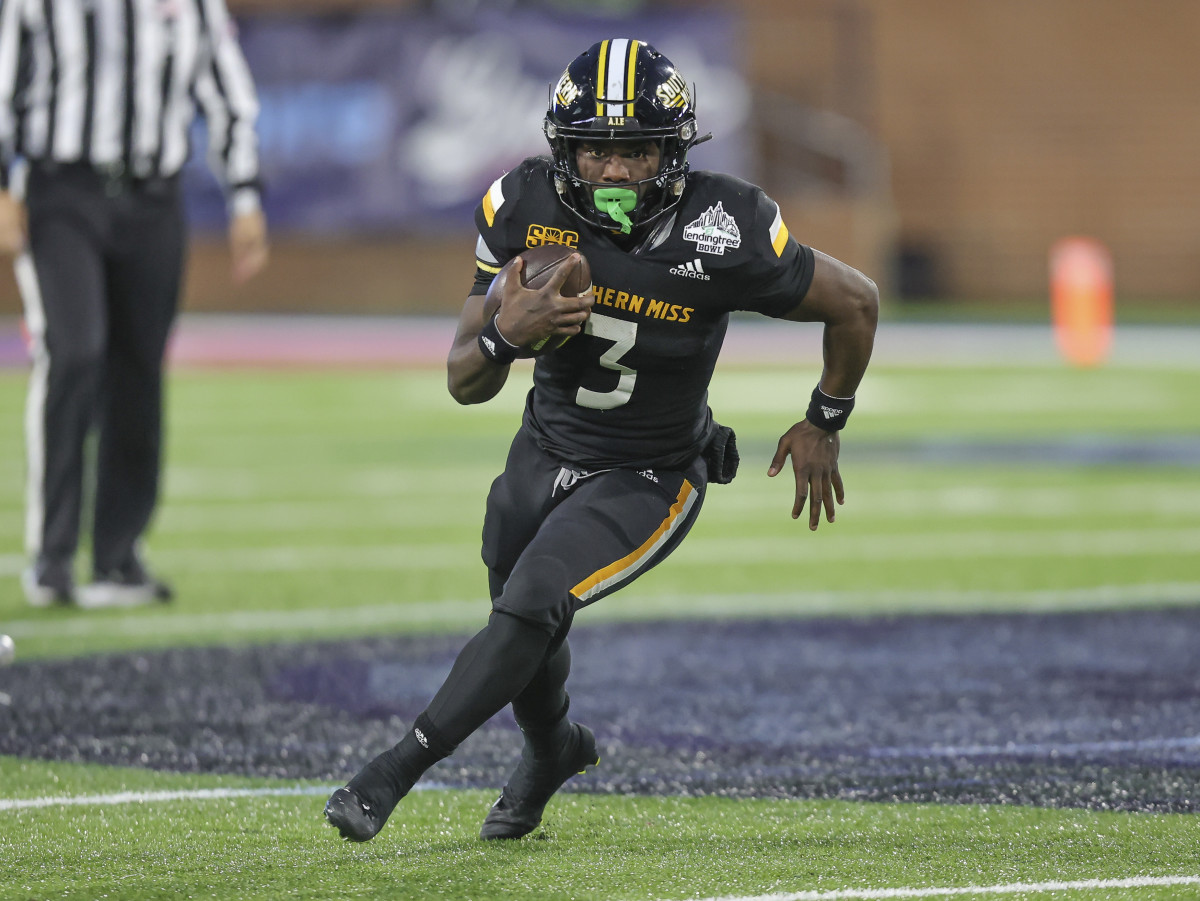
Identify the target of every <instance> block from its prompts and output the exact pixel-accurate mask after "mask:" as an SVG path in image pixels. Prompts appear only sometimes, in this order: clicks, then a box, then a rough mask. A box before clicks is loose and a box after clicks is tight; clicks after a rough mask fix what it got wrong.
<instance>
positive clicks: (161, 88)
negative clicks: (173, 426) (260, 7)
mask: <svg viewBox="0 0 1200 901" xmlns="http://www.w3.org/2000/svg"><path fill="white" fill-rule="evenodd" d="M196 101H199V105H200V107H201V108H202V110H203V113H204V116H205V118H206V121H207V126H208V133H209V137H210V154H209V156H210V164H211V165H212V167H213V170H214V172H215V173H216V174H217V175H218V177H219V178H220V180H221V181H222V184H223V186H224V188H225V190H226V192H227V197H228V207H229V211H230V216H231V220H230V228H229V240H230V250H231V252H232V260H233V278H234V280H235V281H237V282H242V281H245V280H246V279H248V278H250V277H251V276H253V275H254V274H256V273H257V272H258V271H259V270H261V269H262V268H263V266H264V265H265V264H266V262H267V256H268V246H267V228H266V222H265V218H264V216H263V213H262V208H261V205H260V184H259V168H258V146H257V135H256V132H255V120H256V117H257V114H258V100H257V96H256V92H255V88H254V83H253V81H252V79H251V75H250V71H249V68H248V67H247V65H246V62H245V59H244V57H243V56H242V52H241V49H240V48H239V46H238V43H237V39H236V31H235V28H234V23H233V20H232V19H231V17H230V15H229V12H228V10H227V9H226V7H225V3H224V0H154V2H144V3H142V2H139V3H128V2H123V0H0V254H4V255H8V256H11V257H13V258H14V260H15V268H16V276H17V284H18V288H19V290H20V293H21V299H22V303H23V305H24V311H25V324H26V328H27V330H28V333H29V337H30V340H31V343H32V356H33V368H32V373H31V376H30V382H29V394H28V404H27V409H26V416H25V430H26V447H27V465H28V473H27V476H28V481H27V498H26V501H27V503H26V523H25V526H26V531H25V537H26V541H25V543H26V548H27V551H28V553H29V557H30V560H29V568H28V569H27V570H26V571H25V572H24V574H23V576H22V583H23V587H24V590H25V595H26V598H27V599H28V600H29V602H30V603H31V604H34V605H37V606H46V605H51V604H66V603H77V604H79V605H80V606H85V607H100V606H125V605H132V604H141V603H151V602H155V601H166V600H169V599H170V598H171V595H172V591H171V588H170V587H169V586H168V585H167V583H166V582H164V581H162V580H161V579H159V578H156V577H155V576H154V575H153V574H152V573H151V572H150V570H149V569H148V568H147V566H146V563H145V561H144V560H143V559H142V555H141V551H140V549H139V543H140V539H141V537H142V535H143V534H144V532H145V531H146V529H147V527H148V526H149V524H150V522H151V519H152V516H153V513H154V510H155V507H156V505H157V502H158V495H159V476H160V471H161V464H162V433H163V421H162V420H163V358H164V353H165V349H166V344H167V338H168V335H169V333H170V330H171V327H172V324H173V322H174V320H175V316H176V312H177V309H178V306H179V296H180V286H181V279H182V273H183V267H184V261H185V255H186V233H185V218H184V209H183V203H182V199H181V196H180V184H179V182H180V178H179V172H180V169H181V168H182V167H183V165H184V163H185V162H186V161H187V158H188V154H189V141H188V135H189V130H190V128H191V125H192V122H193V119H194V118H195V116H196V112H197V110H196ZM93 433H94V434H95V437H96V441H95V462H94V467H93V466H91V465H89V463H88V460H87V450H88V448H89V446H90V442H89V441H88V438H89V436H90V435H92V434H93ZM93 471H94V485H88V486H85V484H84V483H85V473H90V472H93ZM85 495H90V496H91V498H92V501H91V503H92V523H91V541H92V558H91V563H92V580H91V582H90V584H87V585H82V586H79V587H78V588H77V587H76V584H75V578H74V569H75V564H74V559H75V553H76V550H77V546H78V544H79V533H80V527H81V515H82V510H83V509H84V506H85V505H84V497H85Z"/></svg>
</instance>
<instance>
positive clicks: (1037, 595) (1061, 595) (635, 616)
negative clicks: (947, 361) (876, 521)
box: [4, 582, 1200, 640]
mask: <svg viewBox="0 0 1200 901" xmlns="http://www.w3.org/2000/svg"><path fill="white" fill-rule="evenodd" d="M1197 602H1200V583H1192V582H1180V583H1156V584H1149V585H1102V586H1099V587H1097V588H1071V589H1042V590H1034V591H924V590H912V591H886V590H879V591H873V590H862V591H798V592H788V593H785V594H767V593H744V594H686V595H678V594H667V595H641V594H637V593H635V592H629V593H627V594H624V595H622V594H616V595H613V596H611V597H608V598H605V599H604V600H603V601H602V602H601V603H599V604H596V605H593V606H592V607H589V608H588V611H587V621H588V622H613V621H631V622H632V621H639V620H640V621H644V620H654V619H680V618H686V619H695V618H705V617H710V618H711V617H726V616H736V617H739V618H742V619H745V618H747V617H755V616H786V617H798V616H803V617H812V616H821V615H839V616H845V615H846V612H847V610H853V611H854V612H855V613H857V614H869V613H871V612H888V613H894V612H896V610H897V609H903V610H904V611H905V612H908V613H930V612H950V613H958V614H962V613H977V612H980V611H984V610H986V611H989V612H996V611H999V610H1007V611H1015V612H1043V613H1044V612H1067V611H1070V610H1103V609H1125V608H1130V609H1132V608H1137V607H1145V606H1151V605H1153V606H1158V605H1164V604H1166V605H1192V604H1195V603H1197ZM490 609H491V608H490V605H489V604H488V602H487V599H486V598H485V597H484V596H483V595H482V594H481V595H480V596H479V597H477V598H469V599H462V598H447V599H445V600H426V601H412V602H397V603H394V604H360V605H355V606H347V607H315V608H310V609H306V610H294V609H284V610H271V609H264V610H230V611H225V612H222V613H178V612H176V611H175V610H172V609H170V608H156V609H154V610H152V611H141V612H138V613H123V614H119V615H111V616H110V615H102V616H68V617H61V618H60V617H55V618H54V619H26V620H7V621H6V622H5V623H4V631H5V632H6V633H8V634H9V635H11V636H12V637H13V638H15V639H18V640H20V639H21V638H80V637H96V636H104V635H122V636H134V635H153V636H157V637H165V636H176V635H196V634H207V633H215V632H219V633H220V634H222V635H224V636H227V637H228V636H234V635H254V634H258V633H286V632H305V631H321V630H326V629H331V628H334V627H341V628H343V629H344V628H347V627H348V628H351V629H355V628H360V627H368V628H370V629H371V630H372V632H373V633H374V634H377V633H378V631H379V630H380V629H386V628H388V627H390V626H407V627H409V628H416V627H421V626H459V625H461V626H464V627H466V626H472V625H476V624H478V623H481V622H482V621H483V620H485V619H486V618H487V613H488V611H489V610H490Z"/></svg>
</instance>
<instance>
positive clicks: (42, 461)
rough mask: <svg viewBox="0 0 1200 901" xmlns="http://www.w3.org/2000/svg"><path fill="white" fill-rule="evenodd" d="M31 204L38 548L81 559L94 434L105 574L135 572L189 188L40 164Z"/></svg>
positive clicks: (25, 284) (153, 499) (155, 468)
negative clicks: (184, 193) (184, 192)
mask: <svg viewBox="0 0 1200 901" xmlns="http://www.w3.org/2000/svg"><path fill="white" fill-rule="evenodd" d="M26 205H27V208H28V214H29V250H28V253H27V254H25V255H24V256H23V257H22V258H21V259H19V260H18V263H17V277H18V283H19V286H20V289H21V295H22V300H23V302H24V305H25V318H26V326H27V328H28V330H29V333H30V337H31V339H32V343H33V358H34V362H33V370H32V373H31V376H30V384H29V395H28V403H27V407H26V445H27V462H28V484H27V496H26V502H27V503H26V533H25V538H26V548H27V550H28V551H29V553H30V554H31V555H32V556H33V557H35V558H36V559H37V560H38V561H39V562H46V563H52V564H53V563H67V564H69V563H70V561H71V560H72V558H73V556H74V554H75V551H76V548H77V546H78V543H79V532H80V519H81V515H82V511H83V509H84V498H85V496H87V494H88V492H89V489H91V488H92V486H91V485H89V486H85V485H84V474H85V472H90V466H89V464H88V463H87V462H85V448H87V447H88V446H89V442H88V438H89V436H90V435H92V434H93V433H94V434H95V437H96V442H95V458H94V459H95V464H94V466H95V469H94V472H95V478H94V491H93V492H91V499H92V517H93V519H92V568H93V570H94V572H95V573H97V574H104V573H107V572H110V571H113V570H118V569H121V568H123V567H124V566H126V565H127V564H128V563H129V562H130V560H131V558H132V557H133V555H134V554H135V553H136V544H137V541H138V539H139V538H140V536H141V535H142V533H143V532H144V531H145V530H146V527H147V526H148V525H149V523H150V519H151V517H152V515H153V513H154V508H155V505H156V503H157V499H158V487H159V469H160V463H161V451H162V447H161V445H162V407H163V374H162V368H163V356H164V352H165V349H166V343H167V338H168V336H169V334H170V330H171V325H172V322H173V321H174V318H175V314H176V310H177V308H178V303H179V289H180V282H181V278H182V271H183V262H184V247H185V240H186V238H185V225H184V216H183V206H182V202H181V199H180V193H179V185H178V179H151V180H133V179H127V178H119V177H112V176H108V175H104V174H101V173H98V172H97V171H96V170H93V169H92V168H90V167H87V166H81V165H66V166H53V165H38V164H35V165H34V166H33V167H32V168H31V171H30V174H29V181H28V186H27V190H26Z"/></svg>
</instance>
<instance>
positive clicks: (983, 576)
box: [0, 366, 1200, 659]
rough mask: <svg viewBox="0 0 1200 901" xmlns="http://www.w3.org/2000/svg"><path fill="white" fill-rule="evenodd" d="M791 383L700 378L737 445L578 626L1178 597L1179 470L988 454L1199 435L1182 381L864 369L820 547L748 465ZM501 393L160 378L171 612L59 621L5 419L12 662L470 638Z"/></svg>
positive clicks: (501, 445) (8, 382) (509, 404)
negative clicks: (27, 543)
mask: <svg viewBox="0 0 1200 901" xmlns="http://www.w3.org/2000/svg"><path fill="white" fill-rule="evenodd" d="M789 378H790V379H791V381H793V382H794V383H795V385H794V386H792V390H790V391H789V390H787V387H788V386H787V385H786V384H785V383H783V382H781V379H780V377H779V376H778V374H777V373H775V372H774V371H766V370H754V369H731V370H729V371H722V372H721V373H719V374H718V379H717V381H716V383H715V385H714V389H713V392H712V403H713V406H714V409H715V410H716V411H717V414H718V416H719V417H720V418H721V419H722V420H723V421H725V422H728V423H729V424H731V425H733V426H734V427H735V428H736V429H737V431H738V434H739V436H740V443H741V446H742V452H743V465H742V472H741V474H740V475H739V477H738V479H737V481H736V482H735V483H734V484H733V485H730V486H715V487H714V488H713V489H712V490H711V491H710V493H709V498H708V501H707V502H706V509H705V511H704V513H703V514H702V516H701V518H700V521H699V523H698V525H697V526H696V528H695V530H694V531H693V534H692V535H691V536H690V537H689V539H688V540H687V541H686V542H685V543H684V545H683V546H682V547H681V548H680V550H679V551H678V552H677V553H676V554H675V556H674V557H673V558H672V559H671V560H670V561H668V562H667V564H666V565H664V566H661V567H659V568H657V569H656V570H654V571H652V572H651V573H649V574H647V575H646V576H644V577H643V578H642V579H640V580H639V581H638V582H637V583H636V584H635V585H634V586H632V587H631V588H629V589H627V590H626V591H624V592H622V593H620V594H618V595H616V596H614V597H612V598H609V599H606V600H605V602H604V603H603V604H600V605H597V606H596V607H594V608H591V609H589V610H588V611H587V613H586V614H585V615H583V616H582V617H581V618H580V621H581V622H587V621H589V620H599V619H603V618H613V617H628V616H640V617H655V616H679V615H695V614H700V615H720V614H727V613H734V614H738V613H741V614H750V613H785V614H796V615H804V614H812V613H822V614H823V613H830V612H841V613H848V614H861V613H873V612H905V611H917V610H946V609H951V610H953V609H958V610H982V609H1024V608H1030V607H1038V608H1042V607H1046V606H1051V607H1087V606H1088V605H1101V604H1103V605H1111V604H1136V603H1180V602H1195V601H1196V600H1197V598H1198V596H1200V588H1198V586H1200V566H1197V564H1196V562H1195V561H1196V560H1197V559H1200V479H1198V478H1197V475H1196V473H1197V468H1196V466H1195V465H1194V464H1193V465H1191V466H1171V465H1147V464H1144V463H1139V462H1123V463H1115V464H1111V465H1082V463H1072V462H1071V461H1070V459H1069V458H1068V460H1067V462H1065V463H1064V462H1063V460H1062V459H1058V460H1053V459H1048V460H1047V461H1046V462H1045V463H1041V462H1039V460H1038V459H1037V457H1036V456H1034V457H1032V458H1015V457H1014V458H1012V459H1005V458H1004V457H1003V456H1002V455H1001V456H997V453H996V452H995V451H992V452H990V455H989V450H988V449H989V447H990V446H992V445H996V444H997V443H1005V442H1007V443H1010V444H1014V446H1016V447H1018V448H1019V447H1020V445H1021V444H1022V443H1029V442H1032V443H1038V442H1064V441H1065V442H1071V443H1074V445H1076V447H1075V449H1076V451H1080V452H1083V451H1086V450H1087V449H1088V448H1089V447H1094V446H1097V445H1099V446H1103V445H1105V444H1108V445H1111V444H1113V443H1119V442H1126V443H1136V442H1140V443H1143V444H1145V445H1146V446H1148V447H1153V446H1154V444H1155V442H1162V441H1180V440H1190V441H1192V442H1193V444H1195V443H1196V442H1200V371H1197V370H1185V371H1171V370H1169V369H1131V368H1117V367H1113V368H1109V369H1100V370H1073V369H1068V368H1065V367H1057V368H1044V369H1031V368H1022V369H1019V370H1014V371H1005V370H1001V369H997V368H979V369H966V368H952V369H934V368H930V369H914V368H890V369H889V368H887V367H885V366H880V367H877V368H876V369H875V370H873V371H872V372H871V373H870V377H869V380H868V382H867V383H866V385H865V386H864V389H863V391H862V392H861V402H860V405H859V409H858V410H856V412H855V415H854V421H853V423H852V425H851V427H850V428H849V429H848V430H847V431H846V433H845V435H844V440H843V466H842V469H843V474H844V477H845V482H846V492H847V501H846V505H845V506H844V507H841V508H839V511H838V521H837V522H836V523H835V524H833V525H832V526H830V525H828V524H824V525H822V527H821V529H820V530H819V531H818V532H816V533H811V532H809V531H808V529H807V528H806V527H805V523H804V521H801V522H795V521H793V520H791V518H790V516H789V511H790V508H791V503H792V492H793V488H792V484H791V480H790V472H786V471H785V473H783V474H781V475H780V476H778V477H776V478H775V479H768V478H767V477H766V475H765V471H766V468H767V464H768V462H769V461H770V457H771V454H772V453H773V450H774V446H775V441H776V440H777V438H778V436H779V434H780V433H781V432H782V431H783V429H784V428H786V427H787V426H788V425H790V423H791V422H793V421H794V419H795V418H796V417H797V415H798V414H799V412H800V408H801V406H802V404H803V400H802V398H803V390H802V388H803V386H804V385H808V384H809V382H810V379H809V377H808V376H806V375H795V376H791V377H789ZM512 381H513V384H510V385H509V386H508V388H506V389H505V392H504V394H503V395H502V397H501V398H500V399H498V400H497V401H496V402H494V403H492V404H488V405H484V406H480V407H472V408H463V407H459V406H457V405H456V404H454V403H453V401H452V400H451V399H450V398H449V396H448V395H447V394H446V391H445V387H444V376H443V374H442V373H441V372H436V371H419V372H384V373H374V372H367V373H363V372H354V373H331V372H318V373H302V372H253V371H232V372H208V371H181V372H177V373H176V374H175V375H174V377H173V379H172V381H171V390H170V414H169V436H170V440H169V450H168V466H167V469H166V474H165V479H164V489H165V497H164V501H163V504H162V507H161V512H160V516H159V518H158V521H157V523H156V528H155V530H154V532H153V534H152V535H151V538H150V541H149V545H150V550H151V554H152V557H151V559H152V562H153V563H154V564H156V565H157V566H158V567H159V568H160V569H162V570H163V571H164V572H165V573H167V574H169V575H170V576H171V577H172V578H173V580H174V581H175V582H176V585H177V587H178V589H179V594H180V599H179V601H178V603H176V604H174V605H173V606H172V607H170V608H168V609H157V610H142V611H135V612H122V611H106V612H102V613H93V614H90V615H86V616H80V615H79V614H77V613H75V612H72V611H63V610H32V609H30V608H28V607H27V606H26V605H25V604H24V603H23V601H22V600H21V598H20V593H19V589H18V586H17V583H16V579H15V578H14V576H15V575H16V573H17V571H18V570H19V569H20V566H21V542H22V515H21V459H22V451H21V445H20V434H19V429H10V430H5V431H4V432H3V433H2V437H0V441H2V442H3V451H4V453H3V454H2V455H0V572H3V573H5V574H6V575H7V577H6V578H2V579H0V621H6V622H7V626H5V628H6V629H7V631H9V632H10V633H11V634H12V635H13V636H14V637H15V638H16V639H17V641H18V645H19V653H20V654H21V656H22V657H23V658H25V659H30V658H35V657H40V656H45V655H67V654H74V653H81V652H86V651H89V650H101V649H120V648H129V647H140V646H151V645H160V646H161V645H170V644H175V643H181V642H246V641H262V640H269V639H271V638H272V637H284V636H286V637H304V636H320V637H328V636H334V635H352V634H359V633H362V632H365V631H373V630H382V631H404V630H414V629H439V630H447V629H449V630H469V629H472V628H473V627H474V626H475V625H476V624H477V623H478V622H480V621H481V619H482V617H483V616H484V615H485V612H486V607H487V605H486V601H485V600H484V578H483V568H482V565H481V564H480V563H479V557H478V544H479V530H480V523H481V520H482V513H483V498H484V496H485V494H486V491H487V487H488V484H489V483H490V480H491V479H492V478H493V477H494V475H495V473H496V472H497V469H498V467H499V466H500V465H501V463H502V460H503V457H504V454H505V451H506V449H507V445H508V441H509V439H510V437H511V432H512V429H513V428H514V425H515V422H516V420H517V418H518V416H519V411H520V406H521V402H522V394H523V390H522V385H523V384H525V377H524V374H523V373H520V372H518V374H517V376H515V377H514V379H513V380H512ZM23 385H24V379H23V375H21V374H18V373H12V372H9V373H4V374H2V375H0V421H7V422H13V423H15V422H19V421H20V409H21V405H22V402H23ZM795 398H801V400H795ZM1132 410H1136V415H1131V414H1130V411H1132ZM948 443H950V444H952V445H953V446H954V447H955V448H956V450H955V455H954V456H953V457H952V458H951V459H949V460H948V461H947V460H942V459H941V458H939V457H938V456H937V451H938V449H939V448H944V447H945V446H947V444H948ZM973 448H974V449H976V450H977V451H978V459H976V458H975V456H973V454H972V449H973ZM1046 453H1047V454H1051V453H1053V447H1051V448H1050V449H1049V450H1047V451H1046ZM1193 453H1194V451H1193ZM85 566H86V564H85V563H81V570H82V569H83V567H85Z"/></svg>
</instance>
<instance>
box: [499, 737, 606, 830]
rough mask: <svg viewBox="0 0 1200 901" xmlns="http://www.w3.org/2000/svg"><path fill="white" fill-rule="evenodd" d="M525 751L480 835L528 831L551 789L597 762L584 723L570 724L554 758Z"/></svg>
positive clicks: (535, 823)
mask: <svg viewBox="0 0 1200 901" xmlns="http://www.w3.org/2000/svg"><path fill="white" fill-rule="evenodd" d="M528 750H529V745H528V743H526V746H525V752H523V753H522V754H521V762H520V763H519V764H517V768H516V770H514V771H513V774H512V775H511V776H510V777H509V779H508V785H506V786H504V789H503V791H501V793H500V797H499V799H498V800H497V801H496V803H495V804H493V805H492V809H491V810H489V811H488V815H487V817H486V818H485V819H484V821H483V828H482V829H480V830H479V837H480V838H483V839H496V838H520V837H521V836H523V835H528V834H529V833H530V832H532V831H533V830H534V829H536V828H537V827H538V825H539V824H540V823H541V822H542V813H543V812H544V811H545V810H546V804H547V803H549V801H550V798H552V797H553V796H554V793H555V792H556V791H558V790H559V789H560V788H562V786H563V783H565V782H566V781H567V780H568V779H570V778H571V777H572V776H574V775H576V774H580V773H583V772H584V770H586V769H587V768H588V767H589V766H595V765H596V764H598V763H599V762H600V756H599V755H598V754H597V753H596V736H594V735H592V730H591V729H589V728H588V727H587V726H581V725H579V724H578V723H572V724H571V737H570V738H569V739H568V740H567V742H566V744H565V745H563V748H562V751H561V752H560V756H559V757H558V759H557V760H554V761H546V762H541V761H537V760H535V759H532V755H531V754H529V753H527V752H528Z"/></svg>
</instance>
